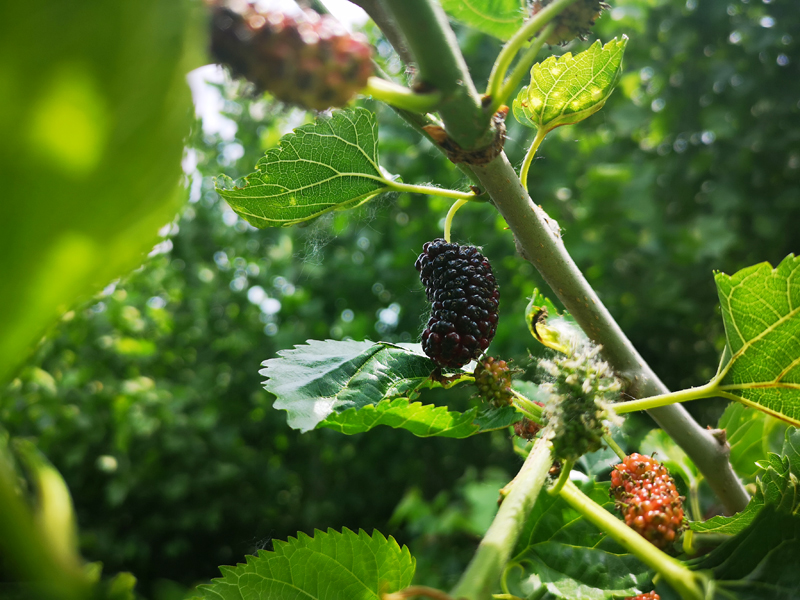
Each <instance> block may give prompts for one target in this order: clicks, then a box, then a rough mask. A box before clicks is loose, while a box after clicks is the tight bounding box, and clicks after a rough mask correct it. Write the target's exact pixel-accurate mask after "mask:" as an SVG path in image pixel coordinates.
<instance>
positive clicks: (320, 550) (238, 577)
mask: <svg viewBox="0 0 800 600" xmlns="http://www.w3.org/2000/svg"><path fill="white" fill-rule="evenodd" d="M274 548H275V549H274V551H273V552H266V551H264V550H261V551H260V552H259V553H258V556H248V557H246V561H247V562H246V563H244V564H239V565H237V566H236V567H220V571H221V573H222V577H221V578H220V579H215V580H213V581H212V582H211V583H210V584H208V585H202V586H200V587H199V591H200V592H201V593H202V596H201V597H202V598H205V599H206V600H242V598H260V599H264V600H267V599H268V600H297V599H298V598H306V599H308V600H377V599H378V598H379V597H380V594H382V593H391V592H395V591H397V590H400V589H403V588H405V587H408V585H409V584H410V583H411V579H412V577H413V576H414V570H415V568H416V561H415V560H414V559H413V558H412V557H411V554H410V553H409V551H408V548H406V547H405V546H403V547H402V548H401V547H400V546H399V545H398V544H397V542H396V541H395V540H394V539H393V538H391V537H390V538H388V539H387V538H385V537H384V536H383V535H381V534H380V533H378V532H377V531H376V532H374V533H373V534H372V536H369V535H367V533H366V532H365V531H359V532H358V534H356V533H354V532H352V531H350V530H349V529H343V530H342V532H341V533H339V532H336V531H334V530H333V529H329V530H328V531H327V532H322V531H319V530H316V531H314V537H309V536H307V535H305V534H303V533H301V534H299V535H298V536H297V538H296V539H295V538H289V540H288V541H286V542H275V543H274Z"/></svg>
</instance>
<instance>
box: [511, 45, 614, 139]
mask: <svg viewBox="0 0 800 600" xmlns="http://www.w3.org/2000/svg"><path fill="white" fill-rule="evenodd" d="M627 43H628V38H627V37H626V36H622V39H620V40H617V38H614V39H613V40H611V41H610V42H608V43H607V44H606V45H605V46H601V45H600V41H599V40H598V41H596V42H595V43H594V44H592V45H591V46H590V47H589V48H588V49H587V50H584V51H583V52H581V53H580V54H577V55H575V56H572V54H571V53H569V52H567V53H566V54H564V55H563V56H561V57H555V56H551V57H550V58H548V59H546V60H545V61H544V62H541V63H537V64H535V65H533V68H532V69H531V83H530V85H528V86H526V87H523V88H522V89H521V90H520V92H519V94H518V95H517V97H516V98H515V99H514V104H513V108H514V116H515V117H516V118H517V120H518V121H519V122H520V123H522V124H523V125H526V126H528V127H532V128H534V129H537V130H543V131H544V132H548V131H551V130H553V129H555V128H556V127H561V126H562V125H572V124H574V123H578V122H579V121H583V120H584V119H585V118H587V117H589V116H591V115H593V114H594V113H596V112H597V111H598V110H600V109H601V108H602V107H603V105H604V104H605V103H606V100H608V97H609V96H610V95H611V92H613V91H614V86H615V85H616V83H617V80H618V79H619V76H620V73H621V71H622V55H623V54H624V52H625V45H626V44H627Z"/></svg>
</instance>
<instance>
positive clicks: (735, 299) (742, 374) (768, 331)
mask: <svg viewBox="0 0 800 600" xmlns="http://www.w3.org/2000/svg"><path fill="white" fill-rule="evenodd" d="M715 280H716V283H717V291H718V292H719V299H720V304H721V308H722V318H723V321H724V323H725V337H726V338H727V346H726V351H725V354H724V357H723V358H724V359H727V360H724V363H723V364H722V365H721V368H720V371H719V373H718V375H717V380H718V387H717V389H718V391H719V392H722V395H724V396H726V397H728V398H732V399H736V400H740V401H742V402H744V403H745V404H747V405H749V406H752V407H754V408H757V409H759V410H763V411H764V412H766V413H768V414H771V415H773V416H775V417H778V418H780V419H783V420H786V421H788V422H790V423H792V424H793V425H800V258H796V257H794V256H793V255H789V256H788V257H786V258H785V259H784V260H783V261H782V262H781V264H779V265H778V266H777V267H776V268H775V269H773V268H772V266H771V265H770V264H769V263H761V264H759V265H755V266H752V267H749V268H747V269H743V270H742V271H739V272H738V273H736V274H734V275H725V274H724V273H717V274H716V275H715Z"/></svg>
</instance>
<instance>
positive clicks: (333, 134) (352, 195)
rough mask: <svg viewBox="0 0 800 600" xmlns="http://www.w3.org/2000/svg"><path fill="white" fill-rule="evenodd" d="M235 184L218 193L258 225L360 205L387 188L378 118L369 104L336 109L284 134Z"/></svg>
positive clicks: (226, 183) (224, 184)
mask: <svg viewBox="0 0 800 600" xmlns="http://www.w3.org/2000/svg"><path fill="white" fill-rule="evenodd" d="M256 169H257V170H256V172H255V173H251V174H250V175H248V176H247V177H245V185H244V186H243V187H234V186H233V185H232V182H231V180H230V178H228V177H225V176H222V177H221V178H220V180H219V182H218V184H217V192H218V193H219V194H220V195H221V196H222V197H223V198H225V200H226V201H227V202H228V204H230V206H231V208H233V210H235V211H236V212H237V213H238V214H239V215H240V216H241V217H242V218H244V219H246V220H247V221H248V222H249V223H250V224H251V225H254V226H256V227H277V226H288V225H294V224H297V223H301V222H302V221H308V220H309V219H313V218H315V217H318V216H320V215H322V214H324V213H326V212H329V211H331V210H341V209H346V208H354V207H356V206H358V205H360V204H363V203H364V202H366V201H368V200H369V199H371V198H373V197H374V196H376V195H377V194H379V193H380V192H382V191H385V190H386V189H387V185H388V181H387V180H386V178H385V177H384V175H383V173H382V172H381V168H380V165H379V163H378V122H377V120H376V119H375V115H373V114H372V113H371V112H370V111H368V110H366V109H364V108H356V109H353V110H336V111H334V112H333V114H332V115H331V116H330V117H319V118H317V119H316V120H315V121H314V122H313V123H309V124H308V125H303V126H302V127H299V128H297V129H295V130H294V131H292V132H291V133H287V134H286V135H284V136H283V137H282V138H281V139H280V142H279V146H278V147H277V148H272V149H270V150H267V152H266V154H265V155H264V156H263V157H262V158H261V159H260V160H259V161H258V164H256Z"/></svg>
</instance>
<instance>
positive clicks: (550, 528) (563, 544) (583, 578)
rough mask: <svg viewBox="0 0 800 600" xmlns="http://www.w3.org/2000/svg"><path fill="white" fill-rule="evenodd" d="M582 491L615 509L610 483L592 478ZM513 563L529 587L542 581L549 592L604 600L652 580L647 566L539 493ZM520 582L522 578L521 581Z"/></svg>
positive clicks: (633, 591) (557, 500) (570, 510)
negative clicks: (517, 566)
mask: <svg viewBox="0 0 800 600" xmlns="http://www.w3.org/2000/svg"><path fill="white" fill-rule="evenodd" d="M579 487H580V488H581V491H583V493H585V494H586V495H587V496H589V497H590V498H591V499H592V500H594V501H595V502H597V503H598V504H600V505H602V506H604V507H605V508H606V509H607V510H609V511H613V510H614V503H613V502H612V501H611V499H610V498H609V487H610V484H609V483H608V482H606V483H594V482H591V481H588V482H584V483H581V484H579ZM512 560H513V562H515V563H519V564H520V565H521V566H522V567H523V569H524V570H525V572H526V573H528V576H527V577H528V579H527V581H528V583H529V584H530V588H528V589H524V592H525V593H528V594H529V593H531V592H532V591H533V589H532V588H534V587H536V586H544V587H545V588H546V590H547V592H549V593H550V594H552V596H553V597H556V598H569V599H571V600H572V599H579V600H605V599H610V598H619V597H623V596H634V595H636V594H637V593H638V592H639V591H641V590H642V589H643V588H644V587H645V586H646V585H647V582H648V581H649V580H650V575H651V574H650V573H649V572H648V570H647V568H646V567H645V566H644V565H643V564H642V563H641V562H640V561H639V560H638V559H637V558H636V557H634V556H633V555H631V554H628V553H626V551H625V550H624V549H623V548H622V547H620V546H619V545H618V544H617V543H616V542H614V541H613V540H612V539H611V538H609V537H608V536H606V535H605V534H604V533H603V532H601V531H600V530H598V529H597V527H595V526H593V525H592V524H591V523H589V522H588V521H587V520H586V519H584V518H582V516H581V514H580V513H578V512H577V511H576V510H575V509H573V508H572V507H570V506H569V505H568V504H567V503H566V502H565V501H564V500H562V499H561V498H560V496H550V495H548V494H541V495H540V496H539V498H538V499H537V501H536V505H535V506H534V508H533V511H532V512H531V515H530V516H529V517H528V519H527V521H526V522H525V527H524V530H523V532H522V535H521V536H520V539H519V542H518V543H517V548H516V549H515V551H514V557H513V559H512ZM522 583H523V586H524V584H525V580H523V582H522Z"/></svg>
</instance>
